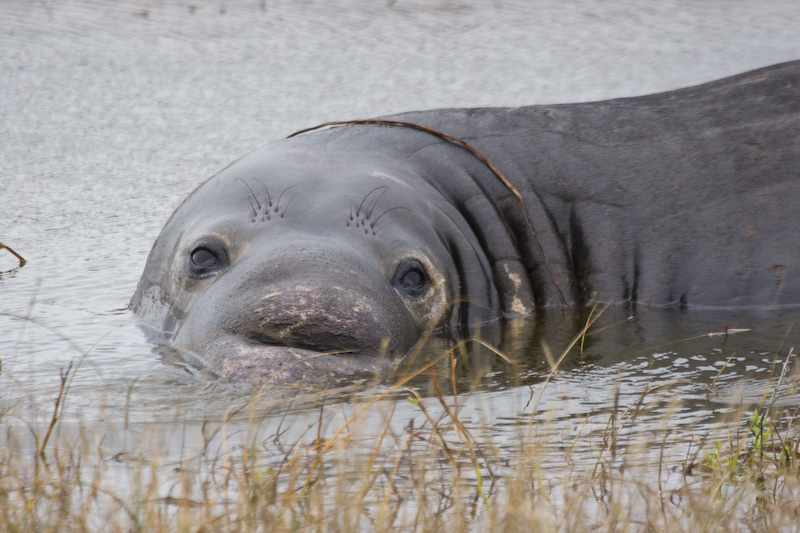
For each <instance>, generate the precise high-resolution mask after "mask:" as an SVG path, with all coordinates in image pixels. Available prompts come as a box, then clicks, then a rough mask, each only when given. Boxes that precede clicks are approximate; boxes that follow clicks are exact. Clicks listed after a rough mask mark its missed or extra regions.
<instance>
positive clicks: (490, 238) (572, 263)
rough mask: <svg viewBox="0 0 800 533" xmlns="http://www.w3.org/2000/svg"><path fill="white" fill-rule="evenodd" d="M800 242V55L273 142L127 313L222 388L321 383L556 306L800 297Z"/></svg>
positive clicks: (213, 196) (186, 217)
mask: <svg viewBox="0 0 800 533" xmlns="http://www.w3.org/2000/svg"><path fill="white" fill-rule="evenodd" d="M400 122H405V123H412V124H416V125H420V126H423V127H425V128H430V129H433V130H436V131H438V132H443V133H445V134H446V135H447V136H452V137H456V138H459V139H461V140H463V141H464V142H465V143H466V144H467V145H469V146H470V147H471V148H472V149H473V150H472V151H470V150H468V149H465V148H464V146H462V145H460V144H458V143H454V142H452V141H451V140H448V139H447V138H442V137H441V136H437V135H434V134H431V133H429V132H426V131H421V130H420V129H417V128H413V127H403V126H402V125H400V124H399V123H400ZM393 123H394V124H393ZM476 153H478V154H480V155H481V156H482V157H477V156H476ZM487 161H488V162H490V165H487ZM491 166H493V167H494V170H493V169H492V168H490V167H491ZM798 230H800V61H797V62H791V63H785V64H781V65H776V66H773V67H768V68H765V69H761V70H757V71H754V72H750V73H746V74H742V75H739V76H734V77H731V78H726V79H724V80H720V81H716V82H712V83H707V84H704V85H700V86H697V87H692V88H688V89H681V90H678V91H673V92H668V93H662V94H656V95H651V96H644V97H637V98H625V99H617V100H610V101H604V102H593V103H581V104H566V105H553V106H528V107H520V108H480V109H443V110H434V111H421V112H413V113H405V114H401V115H396V116H393V117H387V119H385V122H383V123H379V122H375V123H371V124H351V125H344V126H340V127H331V128H328V129H322V130H317V131H313V132H309V133H304V134H302V135H298V136H295V137H292V138H290V139H284V140H281V141H277V142H274V143H271V144H268V145H266V146H264V147H263V148H261V149H259V150H256V151H255V152H253V153H251V154H249V155H247V156H245V157H244V158H242V159H240V160H239V161H237V162H235V163H233V164H232V165H230V166H228V167H227V168H225V169H224V170H222V171H221V172H220V173H218V174H217V175H215V176H213V177H212V178H211V179H209V180H208V181H206V182H205V183H203V184H202V185H201V186H200V187H198V188H197V189H196V190H195V191H194V192H193V193H192V194H191V195H190V196H189V197H188V198H187V199H186V200H185V201H184V202H183V203H182V204H181V205H180V206H179V207H178V209H177V210H176V211H175V213H174V214H173V215H172V217H171V218H170V220H169V221H168V222H167V224H166V225H165V226H164V229H163V230H162V232H161V235H160V236H159V237H158V239H157V241H156V243H155V245H154V247H153V250H152V251H151V253H150V256H149V258H148V261H147V265H146V267H145V271H144V273H143V275H142V278H141V281H140V283H139V286H138V289H137V291H136V293H135V294H134V296H133V299H132V300H131V307H132V308H133V309H134V310H135V311H137V312H138V313H140V314H141V315H143V316H148V317H151V318H154V319H155V320H156V322H157V324H158V328H157V329H158V330H160V331H161V332H162V333H163V338H164V341H165V342H166V343H168V344H170V345H171V346H173V347H174V348H176V349H178V350H180V351H182V352H185V353H189V354H196V355H197V356H199V357H200V358H201V359H202V360H204V361H207V362H209V364H210V366H211V368H213V369H214V370H215V371H216V372H218V373H220V374H223V375H226V376H230V377H234V378H244V379H249V380H252V381H264V380H269V379H279V380H281V381H287V380H313V379H315V378H316V377H317V376H320V375H321V374H328V373H335V374H342V373H350V372H354V371H360V370H366V371H370V372H375V371H379V370H381V369H383V368H385V367H387V366H391V364H392V363H393V362H395V361H397V360H398V359H400V358H402V357H403V356H404V355H405V354H407V353H409V352H410V351H412V350H414V349H415V347H417V346H418V345H419V344H420V342H421V341H422V340H424V339H425V338H426V337H427V334H428V333H430V332H431V331H433V330H443V331H446V332H451V333H454V334H457V335H461V334H464V333H468V332H469V330H470V329H471V328H472V327H474V326H476V325H478V324H483V323H486V322H488V321H492V320H495V319H497V318H499V317H502V316H514V315H527V314H532V313H543V312H547V310H548V309H552V308H565V307H566V308H572V307H580V306H584V305H587V304H593V303H596V302H613V303H615V304H619V305H623V306H628V307H629V308H630V309H631V311H632V312H635V310H636V308H637V306H641V305H647V306H664V307H671V308H676V309H686V308H695V307H696V308H704V307H707V308H720V307H770V306H795V305H800V275H799V274H798V268H800V252H799V251H798V244H799V243H800V237H798Z"/></svg>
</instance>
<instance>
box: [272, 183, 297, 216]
mask: <svg viewBox="0 0 800 533" xmlns="http://www.w3.org/2000/svg"><path fill="white" fill-rule="evenodd" d="M289 188H290V189H291V187H289ZM287 190H288V189H287ZM283 192H286V191H283ZM281 196H283V193H281ZM296 197H297V195H295V196H292V197H291V198H289V199H288V200H287V201H286V205H285V206H284V207H283V213H281V218H283V217H285V216H286V210H287V209H288V208H289V204H291V203H292V200H294V199H295V198H296ZM280 201H281V200H280V198H278V202H279V203H280ZM275 212H276V213H277V212H278V206H277V205H276V206H275Z"/></svg>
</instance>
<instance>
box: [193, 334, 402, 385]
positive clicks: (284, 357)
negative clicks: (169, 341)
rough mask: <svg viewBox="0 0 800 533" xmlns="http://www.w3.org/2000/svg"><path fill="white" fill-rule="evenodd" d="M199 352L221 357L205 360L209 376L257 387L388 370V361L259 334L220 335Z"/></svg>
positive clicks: (368, 355) (365, 354)
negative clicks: (294, 343) (307, 345)
mask: <svg viewBox="0 0 800 533" xmlns="http://www.w3.org/2000/svg"><path fill="white" fill-rule="evenodd" d="M199 348H200V352H201V353H209V352H210V353H217V354H220V356H218V357H216V358H213V359H212V361H209V360H208V358H207V357H205V358H204V359H206V367H207V369H208V370H210V371H211V372H212V373H214V374H216V375H218V376H221V377H223V378H226V379H232V380H234V381H250V382H254V383H260V384H264V383H270V384H289V383H298V382H306V383H314V382H316V381H318V380H319V379H320V378H323V377H325V376H328V377H330V378H336V379H338V378H342V377H345V376H348V375H353V374H359V373H364V372H367V373H371V374H382V373H384V372H385V371H387V370H388V368H389V366H391V365H390V364H389V363H390V360H389V358H382V357H373V356H371V355H370V354H368V353H366V352H365V351H360V350H356V349H348V348H343V349H330V350H320V349H318V348H317V347H304V346H290V345H287V344H286V343H283V342H281V341H279V340H276V339H275V338H273V337H270V336H269V335H266V334H264V333H260V332H250V333H248V334H246V335H243V334H227V335H222V336H219V337H216V338H214V339H213V340H210V341H209V342H208V343H207V344H205V345H203V346H201V347H199ZM222 354H224V355H222Z"/></svg>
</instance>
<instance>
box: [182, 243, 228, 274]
mask: <svg viewBox="0 0 800 533" xmlns="http://www.w3.org/2000/svg"><path fill="white" fill-rule="evenodd" d="M188 263H189V264H188V269H189V274H190V275H191V276H192V277H195V278H206V277H208V276H213V275H214V274H217V273H219V272H220V271H221V270H223V269H225V268H226V267H227V266H228V254H227V252H226V251H225V247H224V246H222V243H220V242H217V241H211V240H203V241H201V242H199V243H197V244H196V245H195V247H194V248H192V250H191V252H189V262H188Z"/></svg>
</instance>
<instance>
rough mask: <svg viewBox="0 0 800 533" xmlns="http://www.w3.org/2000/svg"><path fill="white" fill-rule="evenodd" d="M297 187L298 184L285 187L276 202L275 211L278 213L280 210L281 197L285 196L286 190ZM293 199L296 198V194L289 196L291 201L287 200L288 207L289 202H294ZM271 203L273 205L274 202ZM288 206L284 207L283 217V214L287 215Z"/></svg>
mask: <svg viewBox="0 0 800 533" xmlns="http://www.w3.org/2000/svg"><path fill="white" fill-rule="evenodd" d="M295 187H297V185H289V186H288V187H286V188H285V189H283V192H282V193H281V194H280V195H279V196H278V201H277V202H275V212H276V213H277V212H278V209H279V208H280V205H281V198H283V195H284V194H286V191H288V190H289V189H293V188H295ZM292 200H294V196H292V197H291V198H289V201H288V202H286V207H289V204H290V203H291V202H292ZM270 205H272V204H270ZM286 207H284V208H283V215H281V218H283V216H284V215H286Z"/></svg>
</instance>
